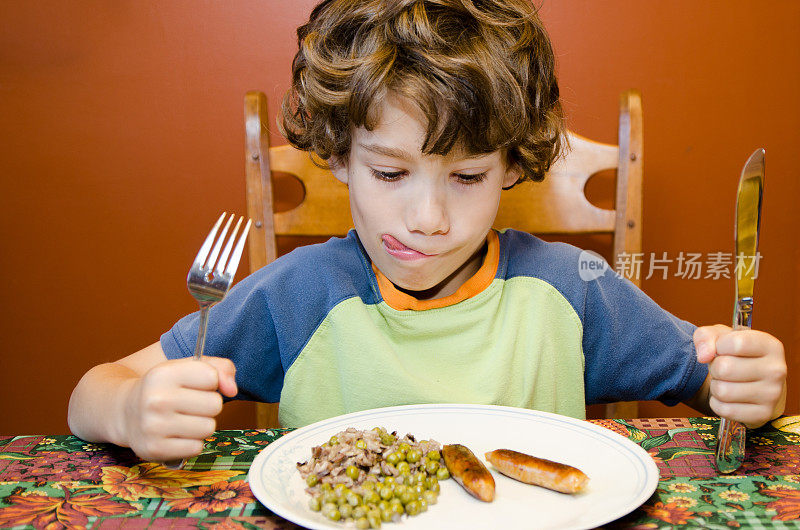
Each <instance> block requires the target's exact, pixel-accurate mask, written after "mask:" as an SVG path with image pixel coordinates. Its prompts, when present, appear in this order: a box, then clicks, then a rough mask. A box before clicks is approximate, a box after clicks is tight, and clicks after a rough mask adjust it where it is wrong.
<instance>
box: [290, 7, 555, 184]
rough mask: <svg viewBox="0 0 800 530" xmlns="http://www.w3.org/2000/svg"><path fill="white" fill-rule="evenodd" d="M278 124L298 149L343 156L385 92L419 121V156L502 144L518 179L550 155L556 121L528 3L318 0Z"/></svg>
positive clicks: (542, 167) (550, 59)
mask: <svg viewBox="0 0 800 530" xmlns="http://www.w3.org/2000/svg"><path fill="white" fill-rule="evenodd" d="M297 39H298V44H299V50H298V52H297V54H296V55H295V58H294V62H293V64H292V85H291V87H290V89H289V91H288V92H287V94H286V97H285V98H284V101H283V104H282V108H281V114H282V117H281V119H279V127H280V128H281V132H282V133H283V134H284V135H285V136H286V138H287V139H288V140H289V142H290V143H291V144H292V145H293V146H295V147H297V148H298V149H302V150H307V151H313V152H315V153H316V154H317V155H318V156H319V157H320V158H322V159H323V160H328V159H329V158H330V157H331V156H334V157H337V158H340V159H342V160H346V159H347V155H348V153H349V151H350V133H351V126H355V127H361V126H363V127H365V128H366V129H368V130H371V129H372V128H373V127H374V126H375V125H376V124H377V121H378V118H379V117H378V116H375V110H374V109H375V108H376V106H377V105H376V104H377V103H379V102H380V101H381V99H382V98H384V97H385V96H386V95H387V93H389V92H393V93H395V94H397V95H399V96H403V97H406V98H408V100H410V101H412V102H414V103H416V104H417V105H418V106H419V108H420V110H421V111H422V113H423V114H424V116H425V118H426V120H427V133H426V137H425V140H424V143H423V146H422V151H423V153H425V154H437V155H446V154H448V153H449V152H450V150H451V149H452V148H453V147H454V146H456V145H457V146H458V147H459V148H461V149H463V150H465V151H466V152H467V153H471V154H474V153H489V152H492V151H495V150H498V149H506V151H507V153H508V157H509V159H508V161H509V163H516V164H519V166H520V167H521V169H522V172H523V176H522V177H521V179H520V180H534V181H539V180H542V179H543V178H544V174H545V172H546V171H547V170H548V169H549V168H550V165H551V164H552V162H553V161H554V160H555V159H556V158H557V157H558V155H559V153H560V151H561V149H562V144H563V141H564V140H563V132H564V123H563V115H562V110H561V103H560V102H559V97H558V82H557V80H556V76H555V59H554V56H553V49H552V46H551V44H550V39H549V37H548V35H547V33H546V31H545V29H544V27H543V25H542V23H541V21H540V20H539V17H538V15H537V13H536V9H535V8H534V7H533V5H532V4H531V3H530V0H324V1H323V2H321V3H320V4H319V5H317V6H316V7H315V8H314V10H313V11H312V12H311V16H310V18H309V21H308V23H306V24H305V25H303V26H301V27H300V28H298V30H297Z"/></svg>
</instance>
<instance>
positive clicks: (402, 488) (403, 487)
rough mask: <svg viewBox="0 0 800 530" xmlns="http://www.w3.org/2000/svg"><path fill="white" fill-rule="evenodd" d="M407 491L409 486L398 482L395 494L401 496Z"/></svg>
mask: <svg viewBox="0 0 800 530" xmlns="http://www.w3.org/2000/svg"><path fill="white" fill-rule="evenodd" d="M406 491H408V486H406V485H405V484H398V485H397V486H395V487H394V496H395V497H397V498H399V497H400V495H402V494H403V493H405V492H406Z"/></svg>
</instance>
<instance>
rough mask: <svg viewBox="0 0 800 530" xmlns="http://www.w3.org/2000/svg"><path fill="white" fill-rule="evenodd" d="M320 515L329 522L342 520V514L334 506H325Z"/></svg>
mask: <svg viewBox="0 0 800 530" xmlns="http://www.w3.org/2000/svg"><path fill="white" fill-rule="evenodd" d="M322 514H323V515H324V516H325V517H327V518H328V519H330V520H331V521H338V520H339V519H341V518H342V513H341V512H340V511H339V508H338V507H337V506H336V505H335V504H326V505H325V506H323V507H322Z"/></svg>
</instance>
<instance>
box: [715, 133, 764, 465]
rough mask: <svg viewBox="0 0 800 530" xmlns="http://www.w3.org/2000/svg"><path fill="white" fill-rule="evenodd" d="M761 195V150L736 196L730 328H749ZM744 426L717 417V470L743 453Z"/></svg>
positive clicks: (751, 161)
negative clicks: (734, 263) (733, 286)
mask: <svg viewBox="0 0 800 530" xmlns="http://www.w3.org/2000/svg"><path fill="white" fill-rule="evenodd" d="M763 195H764V149H756V151H755V152H754V153H753V154H752V155H750V158H749V159H748V160H747V163H746V164H745V165H744V169H743V170H742V176H741V177H740V178H739V190H738V192H737V195H736V267H735V273H736V302H735V304H734V306H733V329H750V325H751V323H752V319H753V284H754V283H755V277H756V274H757V272H758V231H759V227H760V224H761V199H762V197H763ZM745 432H746V429H745V426H744V425H742V424H741V423H739V422H736V421H732V420H727V419H725V418H721V419H720V423H719V433H718V434H717V470H718V471H719V472H720V473H732V472H734V471H736V470H737V469H739V466H740V465H742V461H743V460H744V456H745V450H744V445H745V437H746V436H745Z"/></svg>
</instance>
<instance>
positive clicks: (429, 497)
mask: <svg viewBox="0 0 800 530" xmlns="http://www.w3.org/2000/svg"><path fill="white" fill-rule="evenodd" d="M437 485H438V484H437ZM422 498H423V499H425V502H427V503H428V505H431V504H436V503H437V502H439V495H438V494H437V493H436V492H435V491H431V490H428V491H426V492H425V493H423V494H422Z"/></svg>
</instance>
